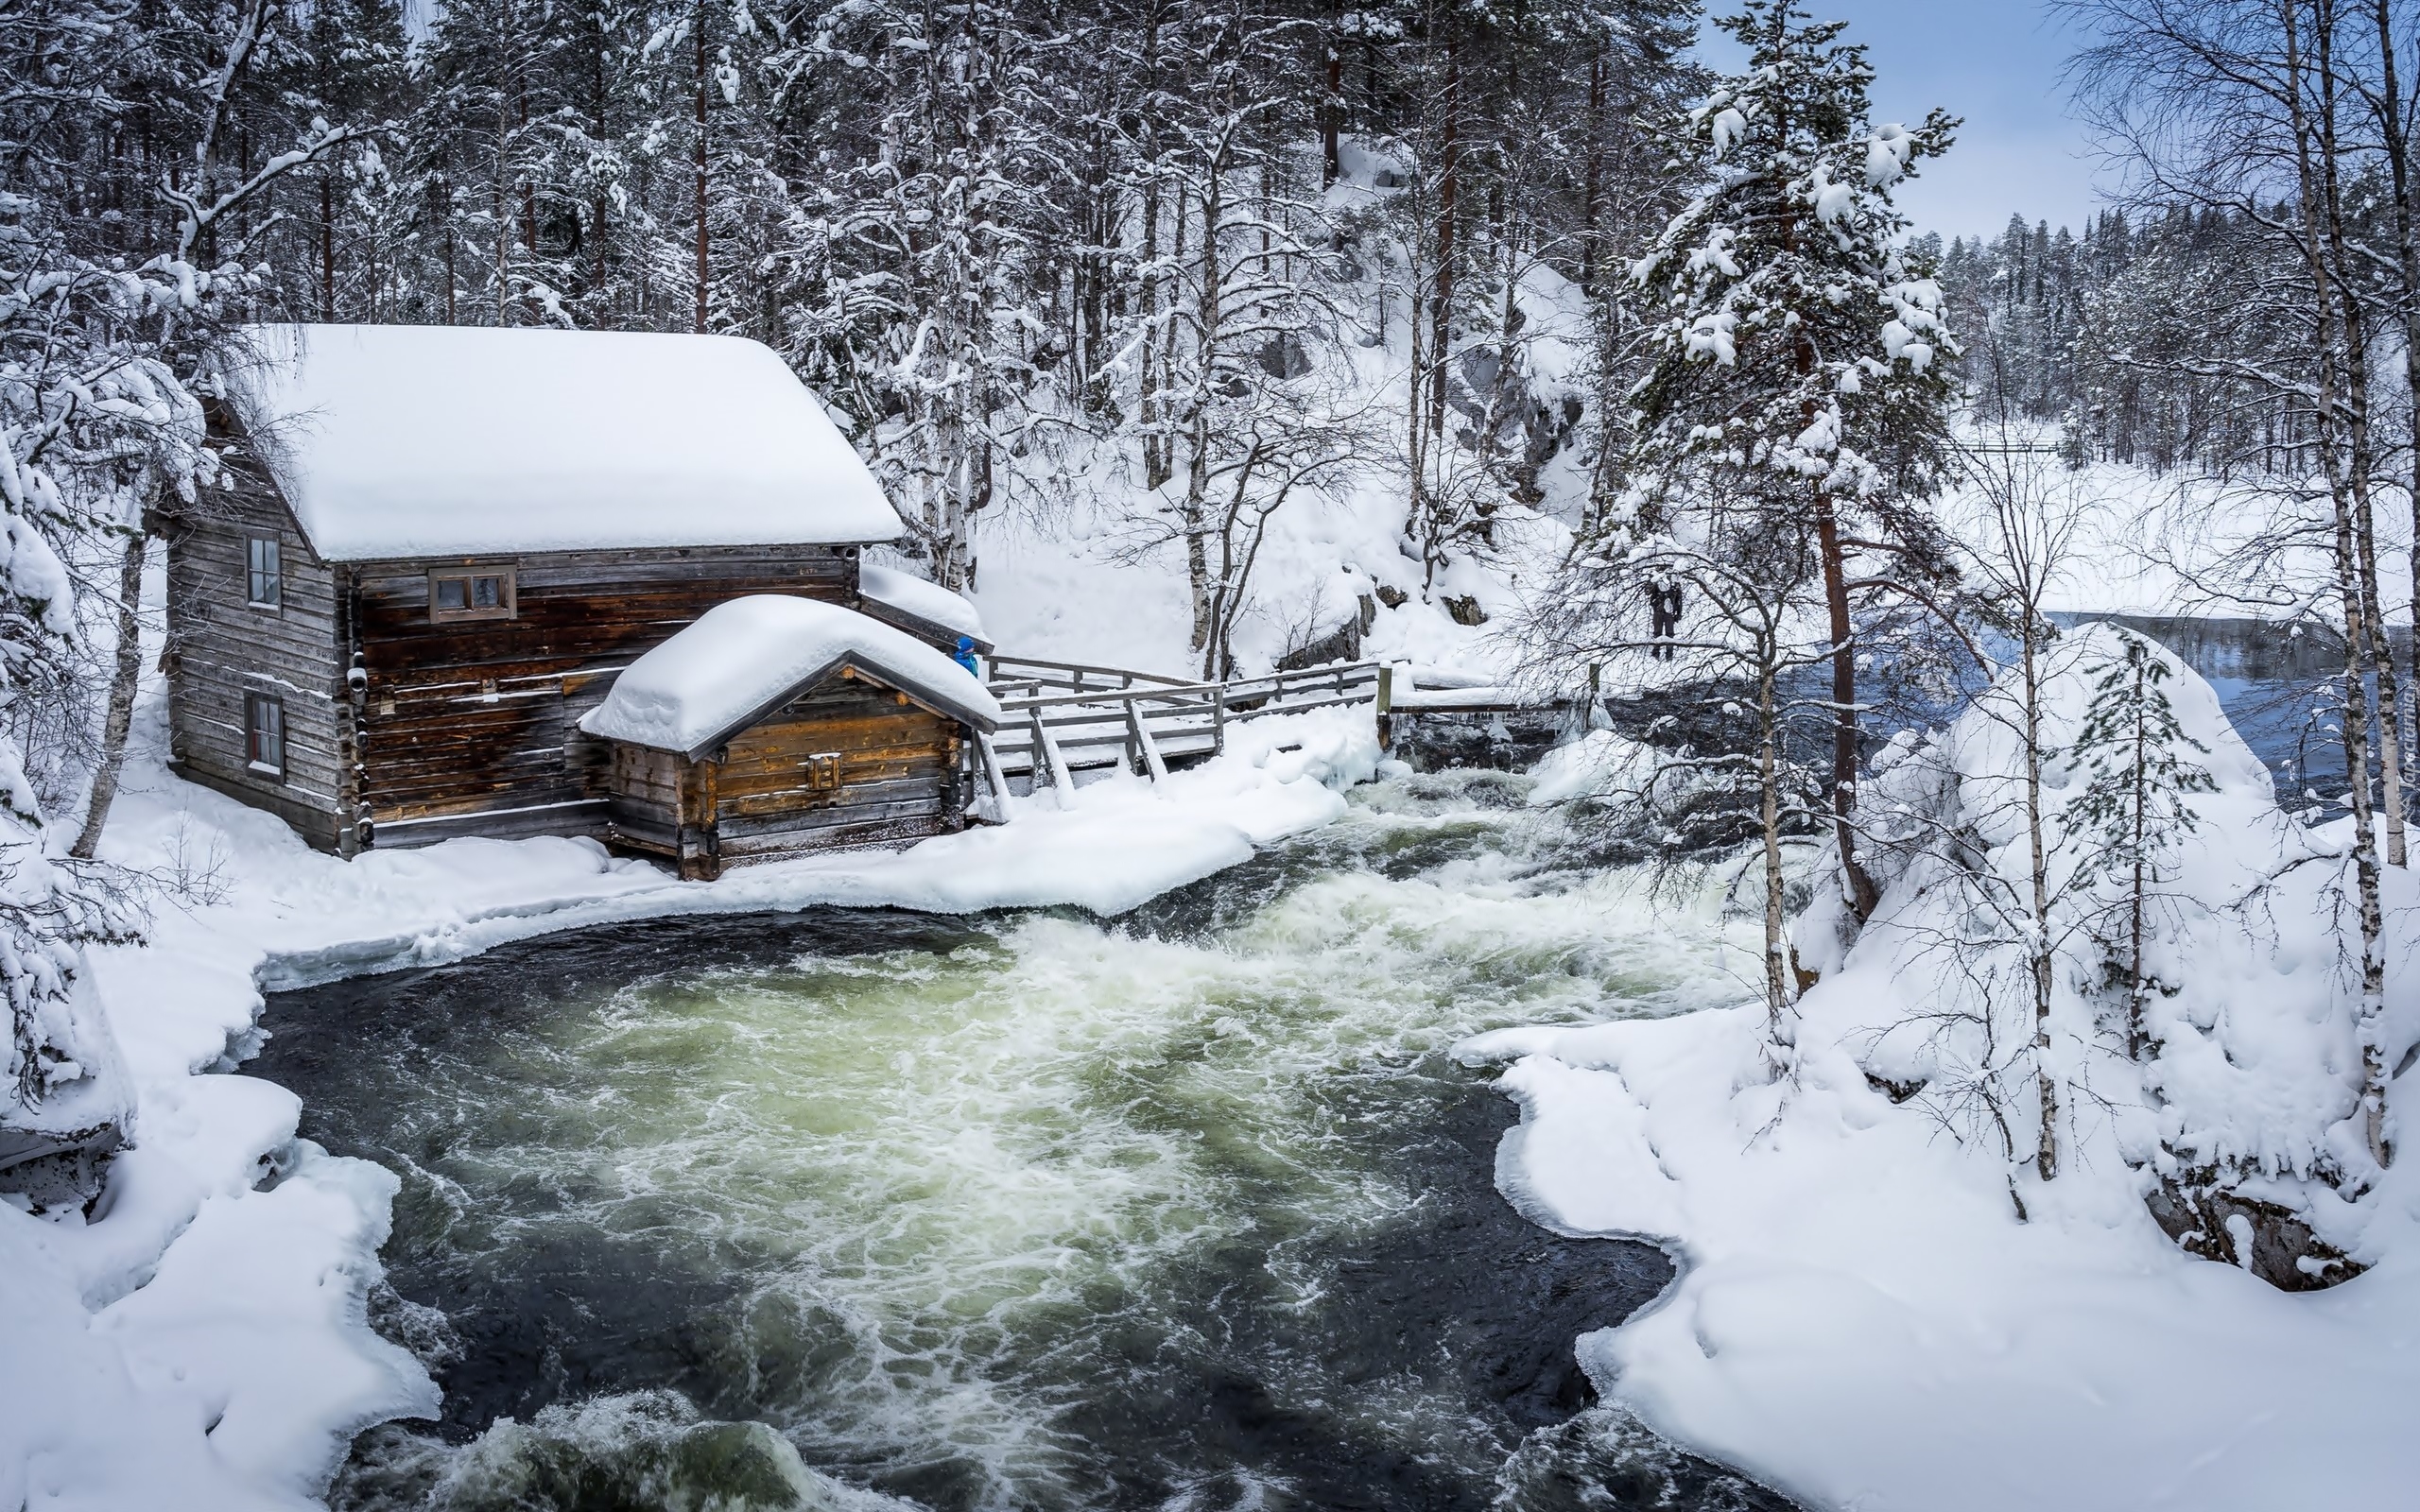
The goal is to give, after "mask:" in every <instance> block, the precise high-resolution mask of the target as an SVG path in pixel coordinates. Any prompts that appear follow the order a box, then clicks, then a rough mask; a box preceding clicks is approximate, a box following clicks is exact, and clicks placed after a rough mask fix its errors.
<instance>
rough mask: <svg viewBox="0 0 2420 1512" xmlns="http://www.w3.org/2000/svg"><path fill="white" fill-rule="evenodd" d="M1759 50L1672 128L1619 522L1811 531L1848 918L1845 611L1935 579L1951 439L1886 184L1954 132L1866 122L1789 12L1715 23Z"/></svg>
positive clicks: (1865, 909) (1829, 35)
mask: <svg viewBox="0 0 2420 1512" xmlns="http://www.w3.org/2000/svg"><path fill="white" fill-rule="evenodd" d="M1721 25H1722V26H1723V28H1724V29H1725V30H1727V31H1729V32H1731V33H1732V34H1733V35H1734V36H1736V37H1737V38H1738V39H1739V40H1740V41H1741V42H1742V43H1746V44H1747V46H1748V47H1749V48H1750V49H1751V52H1752V55H1753V56H1752V58H1751V60H1750V65H1749V70H1748V72H1747V73H1745V74H1743V75H1740V76H1738V77H1733V78H1728V79H1725V80H1724V81H1723V82H1722V84H1721V86H1720V88H1718V89H1717V90H1716V91H1715V93H1714V94H1712V95H1711V96H1710V97H1709V98H1708V99H1707V100H1706V101H1705V102H1704V103H1703V104H1702V105H1699V106H1698V107H1696V108H1695V109H1693V110H1692V111H1690V112H1688V113H1687V114H1686V115H1685V117H1684V118H1683V119H1682V120H1680V121H1678V122H1676V123H1675V124H1674V125H1673V127H1672V128H1671V129H1670V133H1669V145H1670V147H1671V151H1672V154H1673V156H1675V157H1676V158H1682V159H1686V160H1695V161H1697V162H1699V163H1702V165H1703V172H1704V174H1705V177H1706V179H1707V180H1708V187H1707V188H1706V190H1705V192H1704V193H1703V194H1702V195H1700V196H1699V197H1698V198H1696V199H1695V200H1693V201H1692V202H1691V203H1690V204H1689V205H1688V206H1687V207H1686V208H1685V209H1684V210H1683V211H1682V212H1681V213H1680V214H1679V215H1675V216H1674V217H1673V218H1672V220H1671V222H1670V224H1669V225H1668V226H1667V227H1666V229H1665V231H1664V233H1663V235H1662V236H1661V237H1660V238H1658V240H1657V242H1656V244H1655V246H1654V248H1653V249H1651V251H1650V252H1649V253H1648V254H1647V256H1646V257H1644V258H1642V259H1641V260H1640V261H1639V263H1638V264H1637V266H1636V267H1635V268H1634V277H1635V280H1636V282H1637V283H1638V285H1639V287H1640V289H1641V291H1642V293H1643V295H1644V296H1645V301H1646V303H1647V305H1648V306H1649V308H1650V309H1651V310H1656V311H1660V313H1661V324H1660V325H1659V326H1658V328H1657V329H1656V330H1655V331H1654V332H1653V333H1652V335H1651V342H1652V356H1651V362H1652V366H1651V369H1650V370H1649V372H1648V375H1647V377H1646V379H1645V380H1644V381H1643V382H1642V383H1641V384H1640V386H1639V387H1638V388H1637V390H1636V391H1635V394H1634V399H1635V403H1636V405H1637V409H1638V417H1637V423H1636V429H1635V439H1634V443H1633V446H1632V455H1631V457H1630V466H1631V472H1632V476H1633V480H1634V488H1633V497H1634V507H1633V508H1632V509H1631V510H1630V511H1628V513H1629V520H1628V521H1626V522H1625V521H1622V520H1616V522H1615V527H1616V529H1621V528H1626V527H1627V526H1628V525H1632V524H1635V525H1643V526H1645V527H1647V528H1649V529H1650V530H1653V529H1659V528H1661V527H1662V526H1663V525H1664V524H1667V523H1668V521H1669V519H1670V518H1671V517H1672V515H1673V514H1674V513H1675V512H1676V511H1687V512H1691V513H1694V514H1695V515H1697V516H1698V517H1699V518H1700V519H1701V520H1702V521H1703V523H1704V524H1705V526H1706V528H1707V529H1709V530H1710V531H1712V532H1715V533H1723V532H1745V533H1764V532H1770V531H1774V530H1783V531H1799V530H1807V531H1811V532H1812V533H1813V537H1814V541H1815V546H1816V549H1815V552H1814V554H1813V555H1814V559H1815V561H1816V562H1817V563H1818V564H1819V569H1820V572H1821V575H1822V579H1823V598H1824V606H1825V611H1826V614H1827V616H1828V621H1829V637H1830V647H1831V662H1832V704H1833V713H1834V733H1833V756H1832V789H1833V798H1832V803H1833V818H1834V826H1833V827H1834V835H1835V841H1836V844H1837V847H1838V851H1839V862H1840V872H1841V879H1842V884H1843V889H1844V892H1845V894H1846V896H1847V900H1848V902H1849V903H1850V906H1851V908H1852V910H1853V911H1854V914H1855V916H1856V918H1857V919H1860V920H1861V919H1864V918H1865V917H1866V916H1867V915H1868V914H1870V913H1871V912H1872V911H1873V908H1874V905H1875V902H1876V889H1875V885H1874V884H1873V882H1872V880H1871V879H1870V878H1868V877H1867V875H1866V872H1865V869H1864V868H1863V866H1862V865H1861V864H1860V862H1859V860H1858V851H1857V825H1856V818H1855V812H1856V804H1857V779H1858V734H1859V729H1858V693H1857V684H1858V676H1857V667H1858V635H1857V619H1858V612H1859V610H1861V609H1862V608H1864V607H1865V606H1866V605H1868V604H1871V603H1874V602H1877V601H1881V600H1887V599H1888V598H1891V597H1893V596H1905V595H1909V594H1915V595H1925V594H1926V593H1927V590H1928V589H1929V588H1930V587H1931V586H1932V585H1933V584H1934V583H1935V582H1936V580H1937V579H1939V578H1940V577H1941V576H1943V574H1944V573H1945V565H1944V563H1945V554H1944V553H1943V551H1942V549H1941V546H1940V541H1939V535H1938V532H1937V530H1936V529H1935V527H1934V525H1933V524H1932V522H1931V521H1930V519H1929V518H1928V516H1927V514H1926V513H1925V509H1924V506H1925V502H1926V500H1927V498H1928V497H1929V495H1930V494H1931V493H1932V492H1933V491H1934V490H1935V489H1936V488H1937V486H1938V479H1939V477H1940V473H1941V468H1942V465H1943V460H1944V455H1945V448H1946V445H1947V438H1948V406H1949V401H1950V398H1951V387H1950V383H1949V380H1948V377H1947V374H1946V371H1945V361H1944V360H1943V359H1945V358H1946V357H1947V356H1949V355H1951V354H1952V353H1953V352H1954V350H1955V349H1954V348H1953V347H1952V346H1951V345H1950V337H1949V335H1948V332H1947V330H1946V328H1945V323H1944V321H1943V318H1942V297H1941V290H1940V286H1939V285H1938V283H1935V282H1934V280H1933V279H1932V278H1931V277H1930V270H1929V269H1927V268H1925V267H1922V266H1911V265H1910V261H1909V259H1908V258H1907V257H1906V256H1905V255H1904V254H1903V250H1902V247H1901V242H1902V240H1903V237H1904V234H1905V232H1906V228H1907V222H1906V221H1905V219H1904V218H1903V217H1901V216H1900V215H1899V214H1898V213H1897V212H1896V211H1895V210H1893V208H1892V202H1891V197H1892V191H1893V187H1894V186H1895V185H1896V184H1898V183H1899V182H1900V181H1901V180H1904V179H1905V178H1906V177H1907V176H1908V175H1909V174H1910V171H1911V170H1912V169H1913V168H1914V166H1915V164H1916V163H1919V162H1921V161H1922V160H1923V159H1926V158H1928V157H1933V156H1936V155H1938V154H1939V153H1941V152H1942V151H1944V150H1945V149H1946V148H1947V147H1948V146H1949V143H1950V138H1951V132H1952V130H1953V129H1954V127H1955V126H1956V124H1957V123H1956V122H1955V121H1954V120H1952V119H1951V118H1950V117H1949V116H1947V115H1945V114H1944V113H1943V112H1940V111H1937V110H1936V111H1934V112H1932V113H1931V114H1930V115H1929V116H1927V118H1926V120H1925V121H1924V122H1923V124H1921V125H1920V126H1917V127H1915V128H1912V129H1910V128H1908V127H1904V126H1899V125H1882V126H1875V125H1873V124H1871V123H1870V121H1869V120H1868V106H1867V99H1866V91H1867V86H1868V85H1869V84H1870V83H1871V82H1872V80H1873V77H1874V71H1873V69H1872V68H1871V67H1870V66H1869V65H1868V64H1867V62H1866V60H1865V53H1864V49H1863V48H1861V47H1858V46H1856V45H1853V44H1848V43H1841V41H1840V40H1839V39H1840V36H1841V31H1842V30H1843V29H1844V28H1843V26H1841V24H1838V23H1827V24H1823V25H1809V24H1808V23H1807V22H1806V14H1805V12H1804V10H1803V9H1801V8H1800V7H1798V6H1797V5H1795V4H1793V3H1791V0H1748V3H1747V4H1746V5H1745V6H1744V8H1743V9H1742V11H1741V13H1740V14H1738V15H1736V16H1733V17H1730V18H1728V19H1726V20H1725V21H1723V22H1722V23H1721Z"/></svg>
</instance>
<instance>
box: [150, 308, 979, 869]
mask: <svg viewBox="0 0 2420 1512" xmlns="http://www.w3.org/2000/svg"><path fill="white" fill-rule="evenodd" d="M251 337H252V339H251V343H250V346H251V352H250V354H249V357H248V360H247V361H246V362H245V363H244V364H243V365H242V366H241V367H240V368H231V369H230V371H229V372H228V373H227V374H226V375H225V377H224V381H223V382H222V384H221V386H220V387H221V388H222V398H221V399H220V400H219V401H218V402H217V403H216V404H214V405H213V406H212V408H213V424H214V425H215V426H216V427H217V428H219V430H220V431H221V433H222V435H223V437H224V438H225V440H226V442H227V444H228V448H229V457H230V472H231V474H232V478H231V481H230V482H229V483H228V485H227V486H225V487H222V488H219V489H216V490H209V491H207V492H205V493H204V494H203V495H202V496H201V497H200V498H199V501H198V502H196V503H193V504H190V505H185V506H182V507H178V508H176V509H175V510H173V511H172V512H169V513H167V514H166V515H165V516H164V518H163V519H162V520H161V521H159V522H158V524H159V525H160V527H161V530H162V533H163V534H164V536H165V538H166V540H167V556H168V598H167V610H168V641H167V651H166V656H165V667H166V672H167V681H168V694H169V723H170V740H171V754H172V758H173V763H174V767H175V770H176V771H177V772H178V773H179V774H180V775H182V776H183V777H184V778H186V779H187V780H189V781H192V782H198V783H200V784H202V785H205V786H208V787H211V788H215V789H216V790H217V791H219V792H222V793H225V794H227V795H229V796H231V797H233V798H235V799H239V800H241V801H243V802H246V803H250V804H252V805H254V806H256V807H259V808H263V809H266V810H268V811H269V812H271V813H274V814H276V815H278V816H281V817H283V818H284V819H285V820H286V822H287V823H289V824H291V825H292V826H293V827H294V828H295V829H296V830H297V831H298V832H300V833H302V836H303V838H304V839H305V840H307V841H308V842H309V843H310V844H312V845H314V846H317V847H320V848H321V849H324V850H330V851H337V852H339V853H341V854H347V855H350V854H352V853H354V851H358V850H361V849H363V848H366V847H369V846H372V845H378V846H395V845H419V844H426V843H429V842H432V841H436V840H441V839H444V838H447V837H449V836H453V835H460V834H484V835H494V836H518V835H528V834H591V835H596V836H598V837H600V838H604V837H607V836H608V834H609V821H610V814H611V811H612V810H613V808H614V802H615V796H614V793H613V791H612V790H611V785H610V779H611V775H612V763H613V760H614V757H613V751H612V747H611V746H610V744H609V743H607V742H603V741H600V740H598V739H596V738H594V737H591V736H588V735H586V734H584V733H582V732H581V730H579V721H580V719H581V717H582V716H583V715H584V714H586V713H589V712H590V711H591V710H594V709H596V707H597V706H598V705H599V704H600V703H601V702H602V701H603V700H604V698H605V697H606V696H607V694H608V693H609V692H610V691H611V689H612V687H613V685H614V680H615V679H616V677H617V676H618V675H619V674H620V672H621V671H622V670H623V669H624V668H626V667H628V666H630V665H631V663H632V662H636V661H637V660H638V659H639V658H640V657H642V656H643V655H644V654H645V653H647V652H648V651H649V650H651V649H652V648H654V647H655V646H658V645H660V644H663V643H665V642H666V641H667V640H669V639H670V638H671V637H672V636H673V635H674V634H675V633H676V632H678V631H680V630H681V629H682V628H683V627H685V626H688V625H690V624H691V623H693V622H695V621H697V620H698V619H700V617H701V616H703V615H704V614H705V613H706V612H707V611H708V610H712V609H713V608H714V607H715V606H716V605H717V604H721V603H724V602H725V601H727V600H732V599H736V598H742V597H746V596H749V595H757V594H774V595H787V596H793V597H798V598H803V599H811V600H817V601H821V602H823V603H828V604H832V605H836V606H839V607H841V608H843V609H845V610H855V611H857V612H858V613H861V614H865V615H869V616H873V617H877V618H879V619H880V620H881V621H883V622H884V624H885V625H887V626H888V627H891V628H893V629H895V630H897V631H899V632H902V633H904V634H907V635H909V636H912V637H917V638H921V639H922V640H923V641H925V642H927V643H929V644H932V645H936V646H941V647H953V648H954V647H956V646H958V645H959V644H960V640H961V637H966V638H968V639H971V640H973V641H974V642H975V643H976V644H977V646H978V647H979V648H981V649H986V650H988V649H989V647H988V645H987V644H983V643H982V642H981V640H980V627H979V624H976V623H975V622H973V620H972V618H971V616H972V607H971V606H967V605H965V604H964V602H963V600H959V599H957V598H956V596H955V595H948V594H943V593H942V592H941V591H940V590H938V589H935V588H934V587H933V586H932V585H930V584H926V583H922V582H915V581H913V580H908V583H909V585H910V587H911V589H912V591H911V592H907V593H900V592H891V593H888V594H886V593H883V592H882V585H884V584H886V583H888V584H891V586H893V587H895V586H896V583H895V580H894V579H895V575H893V577H890V578H887V577H886V576H885V575H884V574H883V573H882V572H881V571H880V570H879V569H876V570H874V571H873V572H871V573H870V572H868V571H866V569H865V568H864V567H862V566H861V562H860V555H861V553H862V552H863V550H864V549H865V548H866V547H868V546H870V545H874V544H878V543H880V542H884V541H890V540H892V539H894V538H896V537H897V536H898V535H899V534H900V533H901V529H902V527H901V525H900V523H899V519H898V517H897V515H896V514H895V513H894V512H893V511H892V510H891V508H890V504H889V503H888V501H886V500H885V499H884V497H883V494H882V491H881V489H880V487H879V486H878V485H877V484H876V483H875V481H874V479H873V476H872V474H871V473H870V472H868V471H867V469H866V468H865V466H864V464H863V463H862V462H861V461H860V460H859V459H858V458H857V456H856V453H855V451H854V450H852V449H851V447H850V446H849V444H848V442H847V441H846V439H844V438H842V437H841V436H840V434H839V432H838V430H837V429H836V428H835V426H834V425H833V423H832V422H831V421H830V420H829V419H828V418H827V417H826V416H825V414H824V412H823V409H822V406H821V404H820V403H819V402H818V401H817V400H816V399H815V397H814V396H813V395H812V394H810V393H809V392H808V391H807V390H806V389H805V388H804V387H802V386H801V385H800V384H799V382H798V380H797V378H796V377H795V376H794V375H793V374H792V373H791V372H790V371H789V369H787V367H786V366H785V365H784V364H783V363H782V361H781V360H780V359H779V358H778V357H777V356H775V355H774V354H773V352H770V351H769V350H768V349H767V348H765V347H763V346H761V345H758V344H757V343H754V342H751V341H744V340H739V339H736V338H733V337H725V336H700V335H638V334H624V333H594V332H566V331H551V330H527V329H516V330H495V329H484V328H468V327H407V326H282V327H263V328H256V329H255V330H254V331H253V332H252V333H251ZM870 578H871V579H873V580H874V581H873V584H871V585H870V583H869V579H870ZM870 588H871V589H872V590H873V591H871V592H870ZM892 599H897V600H900V602H897V603H894V602H891V601H890V600H892ZM936 604H942V605H955V606H957V607H958V608H959V609H960V610H964V613H963V614H962V615H953V614H949V613H938V614H937V612H936V610H935V606H936ZM944 621H950V622H951V623H943V622H944ZM970 627H972V628H973V631H974V633H973V635H972V636H969V635H968V630H969V628H970ZM959 675H960V676H961V677H963V676H964V673H963V672H960V674H959ZM968 680H969V681H972V680H973V679H968ZM917 770H918V772H919V773H920V774H921V775H920V780H925V781H929V782H931V783H932V784H933V785H934V787H935V791H936V793H937V794H939V793H940V792H941V791H942V788H943V786H944V785H945V784H944V782H943V779H942V778H941V777H939V776H936V775H935V774H932V773H931V772H929V771H928V770H927V769H926V768H925V767H924V766H919V767H918V768H917ZM888 780H889V779H886V781H888ZM947 785H948V786H949V789H950V792H951V795H952V801H958V802H962V801H963V799H962V796H961V795H962V794H963V793H964V792H965V790H966V788H967V784H966V783H964V782H955V783H952V784H947ZM939 822H942V823H943V825H944V827H946V826H947V825H949V824H954V823H955V822H957V816H956V815H954V814H953V815H950V816H946V817H945V818H944V819H942V820H941V821H939Z"/></svg>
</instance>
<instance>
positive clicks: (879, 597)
mask: <svg viewBox="0 0 2420 1512" xmlns="http://www.w3.org/2000/svg"><path fill="white" fill-rule="evenodd" d="M857 591H858V592H859V593H863V594H865V596H866V597H868V598H871V599H873V601H874V602H875V603H877V604H888V605H890V607H891V608H892V609H895V610H899V611H900V612H901V613H903V614H913V615H914V616H915V617H916V618H918V619H920V620H930V621H931V622H932V623H934V624H935V625H938V626H940V627H942V628H943V629H945V630H956V631H957V632H958V633H959V634H960V635H963V636H965V637H966V638H968V639H969V640H973V641H988V640H990V639H991V637H990V636H987V635H985V634H984V633H983V616H982V614H981V613H980V612H978V611H977V610H976V608H975V606H974V605H973V604H971V603H969V602H968V601H967V600H966V598H965V597H964V596H963V595H961V594H958V593H951V592H950V591H949V590H948V589H946V588H943V587H942V585H941V584H939V583H928V582H926V581H925V579H923V578H921V577H911V576H908V574H906V573H903V572H899V571H897V570H896V569H894V568H890V567H877V566H875V565H874V564H873V563H872V562H868V563H866V564H865V565H864V566H862V567H860V568H858V569H857Z"/></svg>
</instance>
